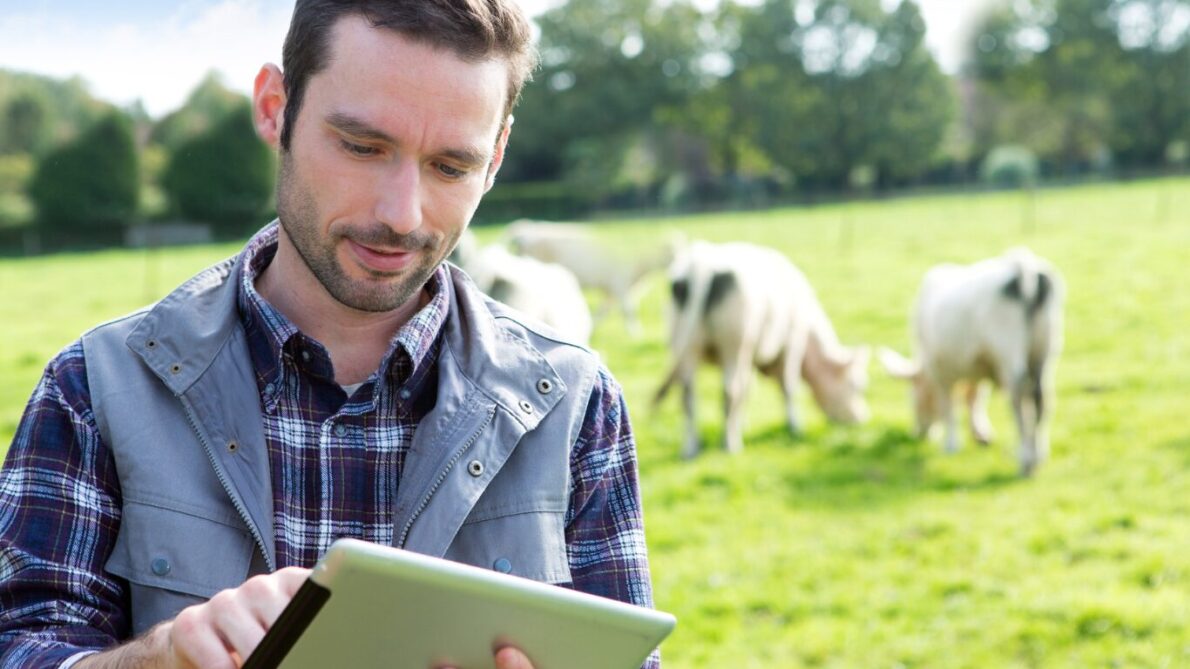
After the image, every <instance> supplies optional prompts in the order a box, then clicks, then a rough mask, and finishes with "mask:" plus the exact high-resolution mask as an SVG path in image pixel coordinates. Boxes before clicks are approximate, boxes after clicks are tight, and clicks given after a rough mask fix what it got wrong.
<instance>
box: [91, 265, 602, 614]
mask: <svg viewBox="0 0 1190 669" xmlns="http://www.w3.org/2000/svg"><path fill="white" fill-rule="evenodd" d="M241 262H242V261H241V259H240V258H233V259H231V260H228V261H226V262H224V263H222V264H219V265H216V266H214V267H212V268H210V269H208V270H206V271H204V272H203V273H201V274H199V275H198V276H196V277H194V278H193V279H191V280H190V281H188V282H187V283H185V284H183V285H182V286H181V287H179V288H178V289H177V290H175V291H174V292H173V293H171V294H170V295H169V296H167V297H166V298H165V299H163V300H162V301H161V302H159V303H157V304H156V305H154V306H153V307H152V308H150V309H147V310H144V311H140V312H137V313H135V314H133V315H131V316H127V317H125V318H122V319H119V320H116V321H113V322H111V323H107V324H105V325H102V326H100V327H98V328H96V329H94V330H92V331H91V332H88V333H87V334H85V335H84V336H83V348H84V352H85V355H86V362H87V381H88V383H89V385H90V391H91V399H92V405H93V410H94V414H95V420H96V423H97V424H98V426H99V430H100V434H101V435H102V437H103V439H104V441H105V443H106V444H107V445H108V446H109V448H110V449H111V450H112V452H113V454H114V457H115V463H116V470H117V472H118V473H119V478H120V489H121V492H122V514H121V520H120V528H119V533H118V536H117V540H116V545H115V548H114V550H113V551H112V554H111V557H110V559H109V560H108V561H107V565H106V567H107V570H108V571H109V572H110V573H111V574H114V575H116V576H119V577H122V578H124V579H126V580H127V581H128V583H129V587H130V589H131V600H132V611H131V615H132V627H133V629H132V632H133V633H134V634H137V633H140V632H142V631H143V630H145V629H147V628H149V627H150V626H152V625H154V624H156V623H157V622H159V621H162V620H166V619H169V618H172V617H173V616H174V615H175V614H176V613H177V612H178V611H179V610H181V609H182V608H184V607H186V606H189V605H191V604H194V603H197V602H200V601H202V600H203V599H206V598H209V597H210V596H212V595H213V594H215V593H216V592H218V591H219V590H222V589H224V588H231V587H235V586H237V585H239V584H240V583H242V582H243V581H244V580H245V579H247V578H248V577H249V576H251V575H253V574H256V573H263V572H266V571H272V570H274V569H275V568H276V556H275V550H274V534H273V504H272V499H273V498H272V494H273V493H272V485H271V481H272V478H271V476H270V472H269V459H268V453H267V451H266V447H265V442H264V431H263V426H262V422H261V416H260V394H259V392H258V390H257V386H256V381H255V376H254V371H253V367H252V362H251V359H250V357H249V354H248V350H247V346H246V342H245V335H244V331H243V327H242V326H241V324H240V319H239V316H238V313H237V308H236V297H237V284H238V277H239V272H240V263H241ZM450 270H451V271H450V274H451V281H449V282H448V288H447V290H448V291H449V295H448V298H449V303H450V306H449V309H450V312H449V316H448V317H447V319H446V323H445V325H444V326H443V327H444V332H443V340H442V348H441V351H440V353H439V359H438V366H439V371H438V391H437V392H438V395H437V402H436V404H435V405H434V409H433V410H432V411H431V412H430V413H429V414H428V415H426V416H425V418H424V419H422V421H421V423H420V424H419V425H418V427H417V429H416V431H415V434H414V437H413V443H412V445H411V447H410V450H409V452H408V454H407V456H406V459H405V465H404V471H403V472H402V474H401V485H400V488H399V491H398V496H397V500H396V503H395V507H394V508H393V509H392V517H393V528H394V544H395V545H397V546H400V547H403V548H406V549H409V550H414V551H417V552H419V553H425V554H428V555H434V556H442V557H446V558H448V559H452V560H457V561H460V562H466V563H469V564H474V565H479V566H484V567H492V566H493V565H495V564H496V563H497V562H499V563H500V567H501V568H504V569H507V568H508V567H509V566H510V565H511V572H512V573H513V574H517V575H519V576H524V577H527V578H532V579H536V580H539V581H546V582H565V581H569V580H570V569H569V566H568V561H567V555H566V542H565V536H564V517H565V514H566V510H567V506H568V501H569V492H570V490H569V488H570V475H569V474H570V465H569V462H570V447H571V445H572V444H573V443H574V442H575V440H576V439H577V437H578V433H579V430H580V428H581V426H582V422H583V418H584V415H585V410H586V406H587V401H588V399H589V397H590V394H591V389H592V386H593V384H594V382H595V378H596V373H597V369H598V360H597V358H596V356H595V355H594V354H592V353H591V352H590V351H587V350H586V349H583V348H580V347H577V346H573V345H570V344H566V343H562V342H559V341H557V340H555V339H552V338H549V337H548V336H546V335H543V334H542V333H540V332H538V331H536V330H534V329H530V328H528V327H526V326H525V325H524V324H522V323H521V322H519V321H518V320H516V317H515V315H514V314H512V313H510V312H508V311H506V310H504V309H503V308H502V307H501V306H500V305H498V304H497V303H494V302H492V301H490V300H488V299H487V298H486V297H484V296H483V295H482V294H481V293H479V292H478V291H477V290H476V289H475V287H474V285H473V284H472V283H471V282H470V280H469V279H467V278H466V277H465V276H464V275H462V274H461V273H460V272H459V271H458V270H457V269H455V268H453V267H451V268H450Z"/></svg>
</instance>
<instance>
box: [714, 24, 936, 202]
mask: <svg viewBox="0 0 1190 669" xmlns="http://www.w3.org/2000/svg"><path fill="white" fill-rule="evenodd" d="M736 21H738V26H739V27H738V31H739V38H738V47H737V48H736V49H735V50H733V52H732V53H731V58H732V61H733V71H732V74H731V75H730V76H729V77H728V78H727V81H726V82H725V84H726V85H727V87H728V90H729V91H730V94H729V95H728V96H726V99H730V100H738V101H740V102H741V104H739V105H738V106H735V107H734V108H733V111H732V115H733V116H736V117H738V118H740V119H741V121H743V122H742V123H739V124H737V125H741V126H743V127H746V128H748V129H749V132H750V133H751V134H752V135H753V139H752V142H751V144H752V145H754V146H758V147H764V151H765V152H767V154H768V155H769V157H770V158H771V159H772V161H773V162H774V163H776V164H777V165H780V166H782V167H784V168H785V169H787V170H789V171H790V172H791V173H792V174H793V175H794V176H795V177H796V179H797V180H798V182H799V183H801V184H802V185H804V186H808V187H823V188H829V189H839V188H844V187H846V186H847V185H848V184H849V182H850V181H851V179H852V177H853V175H854V174H856V172H857V170H861V169H868V170H875V171H876V173H877V178H878V179H879V180H880V181H881V182H882V183H891V182H898V181H905V180H908V179H911V178H913V177H915V176H917V175H920V174H922V173H923V172H925V171H926V170H927V169H928V168H929V167H930V165H931V163H932V161H933V160H934V158H935V155H936V154H937V152H938V148H939V146H940V145H941V142H942V139H943V136H944V133H945V131H946V128H947V124H948V123H949V122H950V119H951V117H952V116H953V111H954V101H953V93H952V90H951V87H950V85H949V83H948V81H947V79H946V77H945V76H944V75H943V74H942V72H941V71H940V70H939V69H938V66H937V64H936V63H935V62H934V60H933V58H932V57H931V56H930V54H929V53H928V52H927V51H926V48H925V45H924V42H923V37H924V35H925V24H924V22H923V21H922V19H921V15H920V13H919V12H918V9H917V6H916V5H915V4H913V3H910V2H901V3H900V4H899V5H898V6H896V7H895V8H894V9H892V10H891V11H887V10H885V9H884V7H883V5H882V3H878V2H876V1H875V0H820V1H818V2H806V1H804V0H801V1H799V0H768V1H767V2H765V3H764V4H762V5H760V6H759V7H756V8H754V9H744V10H742V11H741V12H739V13H737V14H736Z"/></svg>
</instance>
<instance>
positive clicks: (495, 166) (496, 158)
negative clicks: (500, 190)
mask: <svg viewBox="0 0 1190 669" xmlns="http://www.w3.org/2000/svg"><path fill="white" fill-rule="evenodd" d="M510 132H512V115H511V114H509V115H508V118H507V119H505V120H504V127H503V128H502V129H501V130H500V137H499V139H497V140H496V150H495V152H494V153H493V154H492V162H491V163H489V164H488V175H487V178H486V179H485V181H484V184H483V192H485V193H486V192H488V191H489V190H491V189H492V186H493V185H495V183H496V172H499V171H500V166H501V165H503V164H504V149H506V148H507V147H508V133H510Z"/></svg>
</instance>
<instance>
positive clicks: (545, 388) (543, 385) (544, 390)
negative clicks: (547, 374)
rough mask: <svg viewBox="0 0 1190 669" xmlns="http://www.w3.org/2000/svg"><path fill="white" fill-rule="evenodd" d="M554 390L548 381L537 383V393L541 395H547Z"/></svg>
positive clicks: (551, 383) (543, 380) (552, 384)
mask: <svg viewBox="0 0 1190 669" xmlns="http://www.w3.org/2000/svg"><path fill="white" fill-rule="evenodd" d="M553 390H554V382H553V381H550V380H549V379H541V380H540V381H538V382H537V392H539V393H541V394H542V395H549V394H550V393H551V392H553Z"/></svg>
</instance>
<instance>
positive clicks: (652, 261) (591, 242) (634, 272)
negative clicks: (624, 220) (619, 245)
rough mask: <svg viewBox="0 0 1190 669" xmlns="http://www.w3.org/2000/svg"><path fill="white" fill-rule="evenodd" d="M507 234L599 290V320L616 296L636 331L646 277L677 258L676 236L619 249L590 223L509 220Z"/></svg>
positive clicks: (518, 248) (515, 245)
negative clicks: (658, 242) (633, 249)
mask: <svg viewBox="0 0 1190 669" xmlns="http://www.w3.org/2000/svg"><path fill="white" fill-rule="evenodd" d="M505 239H506V240H507V243H508V246H509V248H511V249H512V250H513V251H514V252H516V253H518V254H520V255H524V256H530V257H533V258H537V259H538V260H541V261H543V262H552V263H558V264H559V265H562V266H563V267H565V268H567V269H569V270H570V271H571V272H573V273H574V276H575V277H577V278H578V281H579V283H580V284H582V286H583V287H584V288H590V289H594V290H597V291H599V292H601V293H602V294H603V302H602V304H600V306H599V310H598V311H597V312H596V314H595V318H596V320H601V319H602V318H603V317H604V316H606V315H607V314H608V312H609V311H611V309H612V307H613V302H614V303H615V304H617V305H619V307H620V312H621V313H622V314H623V315H624V324H625V326H626V327H627V328H628V331H629V332H630V333H631V334H633V335H636V334H639V333H640V321H639V320H638V319H637V315H636V312H637V302H638V301H639V293H640V287H641V285H642V283H643V279H644V278H645V277H646V276H648V275H649V274H650V273H652V272H654V271H657V270H661V269H664V268H665V266H666V265H668V264H669V263H670V262H671V261H672V260H673V256H674V249H675V248H676V246H677V245H678V244H679V243H680V242H678V241H677V240H674V241H672V242H671V243H669V244H661V245H657V246H655V247H653V248H646V249H643V250H641V251H639V252H637V253H628V252H620V251H617V250H616V249H613V248H611V247H610V246H608V245H607V244H606V243H604V242H603V241H601V240H600V239H599V238H598V237H597V236H596V235H595V234H593V233H592V232H591V230H590V229H589V228H587V227H586V226H583V225H579V224H576V223H546V222H541V221H530V220H527V219H521V220H519V221H514V222H513V223H511V224H510V225H509V226H508V228H507V230H506V232H505Z"/></svg>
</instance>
